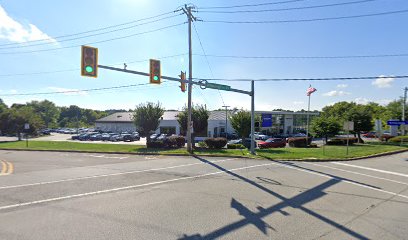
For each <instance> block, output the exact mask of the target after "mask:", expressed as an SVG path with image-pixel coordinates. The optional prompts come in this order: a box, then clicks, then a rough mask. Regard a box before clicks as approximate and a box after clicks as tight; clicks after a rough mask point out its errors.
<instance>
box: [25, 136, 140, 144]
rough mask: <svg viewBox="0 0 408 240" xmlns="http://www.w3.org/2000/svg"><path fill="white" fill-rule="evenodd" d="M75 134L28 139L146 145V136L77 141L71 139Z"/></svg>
mask: <svg viewBox="0 0 408 240" xmlns="http://www.w3.org/2000/svg"><path fill="white" fill-rule="evenodd" d="M74 135H76V134H62V133H51V135H44V136H41V137H39V138H33V139H30V141H69V142H79V143H84V144H86V143H106V144H134V145H146V138H140V140H139V141H133V142H123V141H117V142H110V141H78V140H72V139H71V137H72V136H74Z"/></svg>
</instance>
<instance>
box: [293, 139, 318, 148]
mask: <svg viewBox="0 0 408 240" xmlns="http://www.w3.org/2000/svg"><path fill="white" fill-rule="evenodd" d="M311 143H312V138H311V137H309V138H308V144H309V145H310V144H311ZM288 144H289V146H290V147H297V148H302V147H307V145H306V137H304V138H289V139H288Z"/></svg>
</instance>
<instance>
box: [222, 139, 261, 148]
mask: <svg viewBox="0 0 408 240" xmlns="http://www.w3.org/2000/svg"><path fill="white" fill-rule="evenodd" d="M228 144H242V145H244V146H245V147H246V148H248V149H250V148H251V138H245V139H244V141H242V139H234V140H230V141H228V143H227V146H228ZM254 147H255V148H256V142H255V141H254Z"/></svg>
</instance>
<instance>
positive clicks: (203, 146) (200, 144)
mask: <svg viewBox="0 0 408 240" xmlns="http://www.w3.org/2000/svg"><path fill="white" fill-rule="evenodd" d="M197 144H198V146H199V147H200V148H207V147H208V146H207V144H205V142H204V141H201V142H198V143H197Z"/></svg>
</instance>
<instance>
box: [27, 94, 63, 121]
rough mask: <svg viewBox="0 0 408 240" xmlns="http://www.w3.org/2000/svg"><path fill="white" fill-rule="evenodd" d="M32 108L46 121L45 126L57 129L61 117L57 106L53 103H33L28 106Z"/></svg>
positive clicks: (46, 101)
mask: <svg viewBox="0 0 408 240" xmlns="http://www.w3.org/2000/svg"><path fill="white" fill-rule="evenodd" d="M27 105H28V106H31V107H32V108H33V109H34V111H35V112H36V113H37V114H38V115H39V116H40V117H41V119H42V120H43V121H44V123H45V126H46V127H47V128H48V127H57V121H58V118H59V116H60V110H59V108H58V107H57V106H55V104H54V103H53V102H51V101H48V100H44V101H41V102H39V101H31V103H28V104H27Z"/></svg>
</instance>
